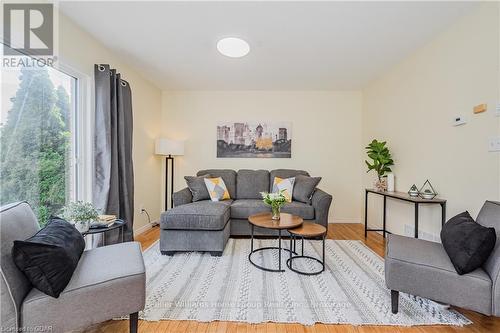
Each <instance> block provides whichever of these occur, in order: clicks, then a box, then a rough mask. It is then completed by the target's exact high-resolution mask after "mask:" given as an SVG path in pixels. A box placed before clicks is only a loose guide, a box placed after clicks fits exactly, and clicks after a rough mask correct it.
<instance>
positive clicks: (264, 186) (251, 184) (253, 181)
mask: <svg viewBox="0 0 500 333" xmlns="http://www.w3.org/2000/svg"><path fill="white" fill-rule="evenodd" d="M268 191H269V171H267V170H239V171H238V175H237V177H236V198H238V199H260V198H261V195H260V192H268Z"/></svg>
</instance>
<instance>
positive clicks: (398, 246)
mask: <svg viewBox="0 0 500 333" xmlns="http://www.w3.org/2000/svg"><path fill="white" fill-rule="evenodd" d="M385 280H386V285H387V287H388V288H389V289H393V290H398V291H402V292H405V293H409V294H411V295H417V296H421V297H425V298H429V299H432V300H435V301H439V302H443V303H448V304H453V305H456V306H461V307H465V308H468V309H472V310H475V311H479V312H482V313H486V314H487V313H488V312H490V311H491V279H490V277H489V276H488V274H487V273H486V272H485V271H484V270H483V269H481V268H478V269H476V270H474V271H472V272H471V273H468V274H464V275H458V274H457V272H456V271H455V268H454V267H453V264H452V263H451V261H450V259H449V258H448V255H447V254H446V252H445V250H444V248H443V246H442V245H441V244H439V243H434V242H429V241H425V240H422V239H415V238H411V237H403V236H398V235H389V238H388V243H387V248H386V256H385Z"/></svg>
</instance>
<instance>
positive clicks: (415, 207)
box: [415, 203, 418, 238]
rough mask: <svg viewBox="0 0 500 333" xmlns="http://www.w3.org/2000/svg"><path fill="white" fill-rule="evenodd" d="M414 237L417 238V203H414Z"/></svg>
mask: <svg viewBox="0 0 500 333" xmlns="http://www.w3.org/2000/svg"><path fill="white" fill-rule="evenodd" d="M415 238H418V203H415Z"/></svg>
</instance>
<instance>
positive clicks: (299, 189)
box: [292, 175, 321, 204]
mask: <svg viewBox="0 0 500 333" xmlns="http://www.w3.org/2000/svg"><path fill="white" fill-rule="evenodd" d="M320 181H321V177H309V176H304V175H297V176H296V177H295V185H294V187H293V195H292V196H293V200H296V201H300V202H303V203H307V204H310V203H311V198H312V195H313V194H314V191H315V190H316V187H317V186H318V184H319V182H320Z"/></svg>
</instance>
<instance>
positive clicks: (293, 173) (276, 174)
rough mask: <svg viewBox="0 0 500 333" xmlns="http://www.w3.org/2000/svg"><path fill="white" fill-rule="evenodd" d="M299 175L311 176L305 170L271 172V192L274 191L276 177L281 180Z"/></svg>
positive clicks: (277, 170)
mask: <svg viewBox="0 0 500 333" xmlns="http://www.w3.org/2000/svg"><path fill="white" fill-rule="evenodd" d="M297 175H304V176H309V173H308V172H307V171H304V170H294V169H276V170H271V172H270V173H269V192H271V191H272V190H273V182H274V177H280V178H291V177H296V176H297Z"/></svg>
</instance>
